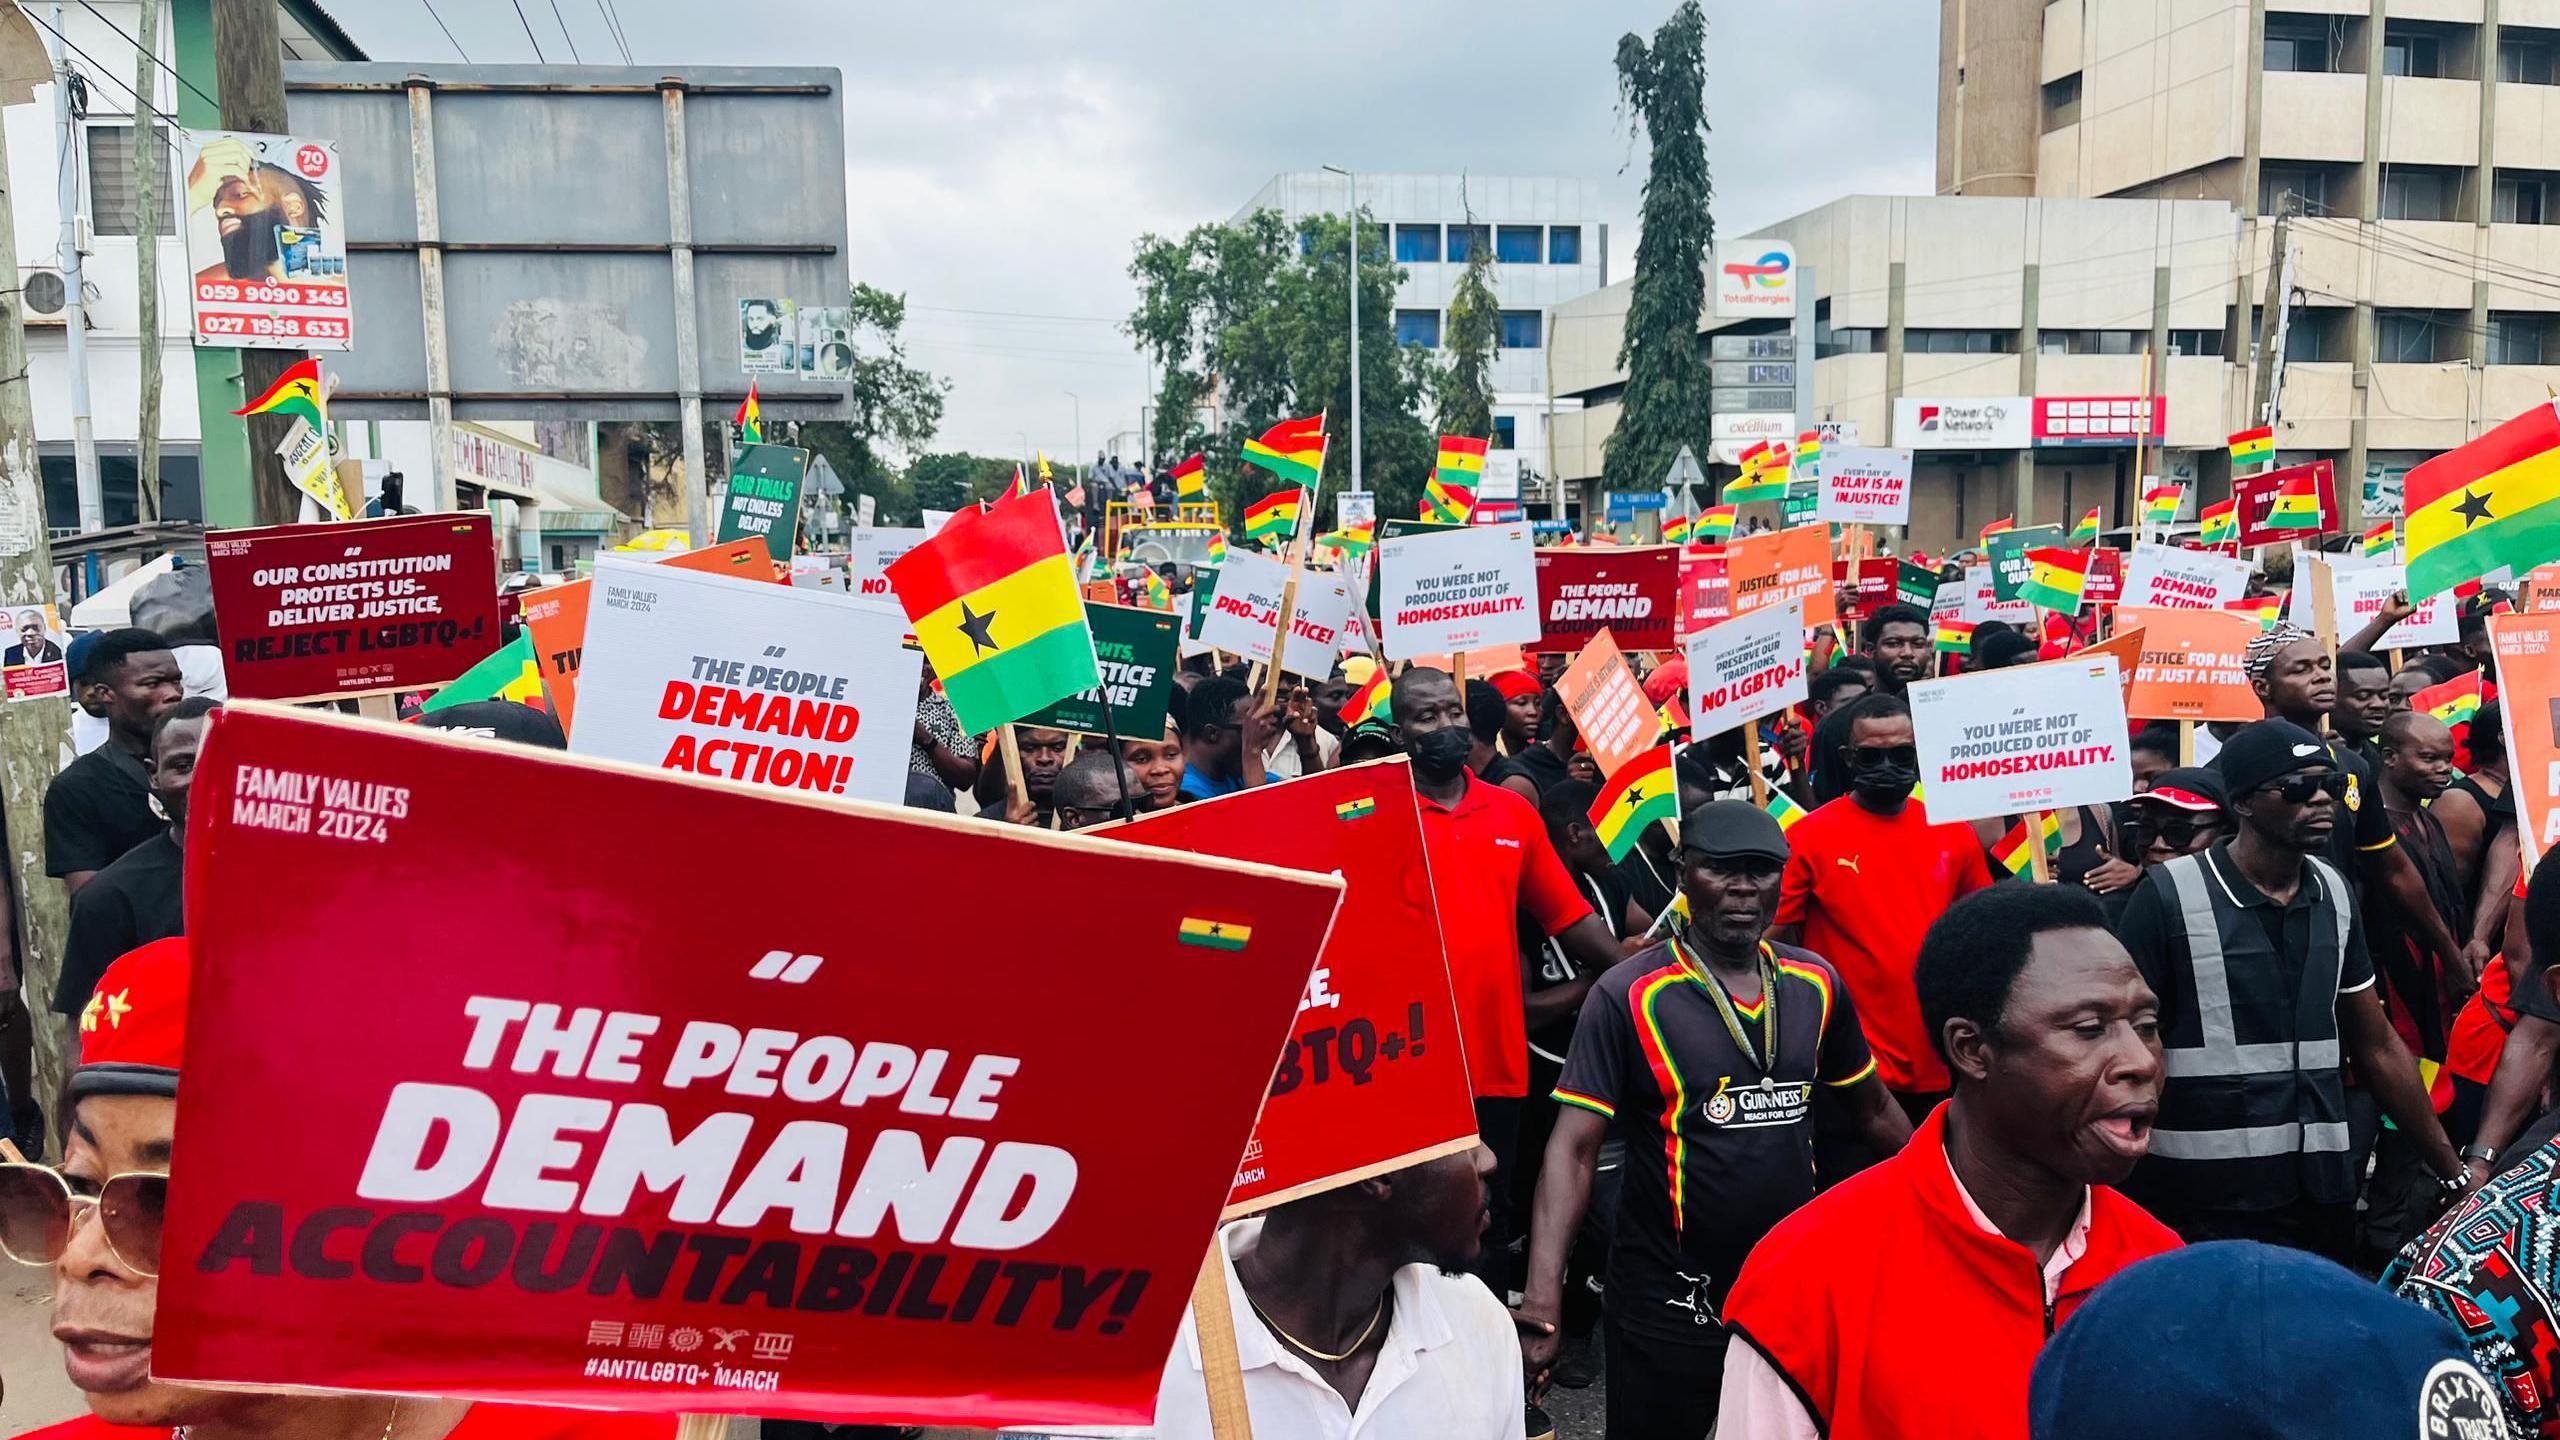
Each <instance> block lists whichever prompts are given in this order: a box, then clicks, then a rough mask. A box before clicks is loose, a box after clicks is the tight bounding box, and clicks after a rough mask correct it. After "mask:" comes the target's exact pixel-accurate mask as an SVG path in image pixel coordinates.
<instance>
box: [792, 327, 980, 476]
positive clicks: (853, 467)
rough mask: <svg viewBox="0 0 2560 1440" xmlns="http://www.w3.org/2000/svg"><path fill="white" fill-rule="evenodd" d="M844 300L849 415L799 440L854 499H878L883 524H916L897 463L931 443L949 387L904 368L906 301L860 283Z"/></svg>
mask: <svg viewBox="0 0 2560 1440" xmlns="http://www.w3.org/2000/svg"><path fill="white" fill-rule="evenodd" d="M846 303H847V304H848V305H849V306H851V307H852V310H853V331H854V336H855V341H854V359H853V374H852V375H851V377H850V378H849V379H848V381H847V384H846V391H847V398H846V405H845V409H846V416H847V418H845V419H843V420H840V421H839V420H821V421H812V422H810V423H808V424H804V425H802V426H800V427H799V433H798V439H799V443H800V444H802V445H805V446H807V447H809V448H810V449H812V450H815V451H818V452H819V453H821V454H823V455H825V456H826V457H827V463H828V464H830V465H833V466H834V467H835V470H836V474H837V475H838V476H839V477H841V478H842V479H843V481H844V484H845V490H846V491H847V493H848V495H849V496H850V495H870V496H873V497H875V498H876V500H877V502H878V511H879V515H878V518H879V519H880V521H881V522H882V523H883V524H899V523H905V524H912V523H915V515H914V512H915V511H916V510H917V509H918V508H920V507H919V504H918V501H917V498H916V496H915V495H914V494H913V493H912V492H911V491H910V490H909V489H908V488H907V486H906V485H905V484H904V483H902V482H901V480H900V478H899V476H898V474H897V462H898V461H901V460H903V459H904V458H905V457H907V456H909V455H912V454H914V453H916V452H917V451H920V450H922V449H923V448H924V447H925V446H926V445H927V444H930V443H931V442H932V440H933V433H934V431H935V430H936V429H938V428H939V427H940V426H941V424H942V400H943V397H944V396H945V395H947V394H949V393H950V391H951V382H950V381H948V380H945V379H943V378H942V377H941V376H939V375H936V374H934V373H933V372H932V371H929V370H926V369H924V368H922V367H920V366H915V365H910V364H908V363H907V349H906V342H905V341H904V340H903V339H902V338H900V336H899V333H898V332H899V331H900V330H902V329H903V328H905V326H906V323H907V297H906V296H904V295H901V294H893V293H891V292H889V291H887V290H882V289H880V288H879V287H877V286H873V285H865V284H862V283H861V282H859V281H856V282H855V284H854V286H853V291H852V293H851V295H850V296H849V297H848V298H847V300H846ZM922 503H923V505H924V506H929V507H930V508H933V509H936V510H946V509H950V508H952V507H950V506H947V505H934V504H932V502H931V501H925V502H922Z"/></svg>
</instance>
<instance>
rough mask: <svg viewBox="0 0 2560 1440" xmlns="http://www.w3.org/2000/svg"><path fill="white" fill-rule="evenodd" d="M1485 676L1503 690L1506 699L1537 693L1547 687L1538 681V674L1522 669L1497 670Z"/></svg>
mask: <svg viewBox="0 0 2560 1440" xmlns="http://www.w3.org/2000/svg"><path fill="white" fill-rule="evenodd" d="M1485 678H1487V679H1489V680H1491V681H1492V682H1493V688H1494V689H1496V690H1498V691H1500V692H1502V698H1503V699H1505V700H1517V699H1519V698H1520V697H1521V696H1523V695H1535V694H1537V693H1538V692H1539V691H1541V690H1544V689H1545V688H1547V687H1546V686H1544V685H1542V684H1540V683H1539V682H1538V677H1537V676H1535V675H1531V674H1528V673H1527V672H1525V671H1520V670H1496V671H1494V672H1493V673H1492V674H1491V675H1489V676H1487V677H1485Z"/></svg>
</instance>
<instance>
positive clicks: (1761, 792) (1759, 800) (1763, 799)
mask: <svg viewBox="0 0 2560 1440" xmlns="http://www.w3.org/2000/svg"><path fill="white" fill-rule="evenodd" d="M1742 763H1743V766H1744V768H1746V769H1748V770H1749V771H1750V772H1751V803H1752V804H1754V805H1757V806H1759V807H1760V808H1761V809H1763V810H1766V809H1768V808H1769V781H1768V779H1767V777H1765V776H1763V775H1762V774H1761V773H1760V722H1759V721H1757V720H1752V721H1746V722H1745V723H1744V724H1743V727H1742ZM1674 838H1677V837H1676V836H1675V837H1674Z"/></svg>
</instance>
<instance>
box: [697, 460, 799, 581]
mask: <svg viewBox="0 0 2560 1440" xmlns="http://www.w3.org/2000/svg"><path fill="white" fill-rule="evenodd" d="M808 474H809V452H808V451H806V450H798V449H794V448H792V447H791V446H789V445H750V446H748V447H747V448H746V450H745V451H744V452H742V453H741V454H740V455H739V456H738V464H737V468H735V469H733V470H731V471H730V472H729V497H728V498H727V499H726V500H723V501H722V502H720V531H719V534H718V535H717V536H715V537H714V538H715V539H716V540H717V541H719V542H720V543H722V544H726V543H727V542H729V541H731V540H743V539H745V538H747V537H748V536H751V535H752V536H754V537H755V538H756V539H759V540H762V541H763V542H764V544H765V549H766V550H767V551H769V552H771V554H772V555H773V558H774V559H775V560H777V561H788V560H789V559H790V558H791V540H792V537H793V536H794V535H796V534H798V533H799V530H800V482H801V481H802V480H804V479H806V478H808Z"/></svg>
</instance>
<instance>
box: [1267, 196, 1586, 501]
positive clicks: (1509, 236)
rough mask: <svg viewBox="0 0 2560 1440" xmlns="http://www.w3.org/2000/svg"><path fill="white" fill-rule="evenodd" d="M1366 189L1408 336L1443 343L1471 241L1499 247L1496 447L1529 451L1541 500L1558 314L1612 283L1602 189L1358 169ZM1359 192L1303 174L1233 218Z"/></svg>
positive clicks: (1292, 209)
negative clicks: (1400, 272)
mask: <svg viewBox="0 0 2560 1440" xmlns="http://www.w3.org/2000/svg"><path fill="white" fill-rule="evenodd" d="M1359 186H1360V191H1359V197H1358V199H1359V206H1360V208H1361V209H1363V210H1366V211H1367V212H1368V213H1369V216H1370V218H1371V219H1372V221H1374V222H1375V223H1376V224H1377V227H1378V229H1379V230H1380V231H1382V232H1384V239H1385V241H1386V244H1387V247H1388V253H1389V254H1391V255H1393V256H1394V257H1395V260H1396V263H1397V264H1398V265H1401V266H1403V267H1404V270H1405V281H1404V283H1403V284H1402V285H1400V286H1398V287H1397V289H1396V313H1395V321H1394V324H1395V333H1396V338H1397V340H1398V341H1400V342H1401V343H1403V344H1407V345H1422V346H1427V347H1429V348H1431V349H1434V350H1437V349H1439V348H1440V347H1441V344H1442V336H1443V331H1444V330H1445V328H1446V324H1447V318H1448V310H1449V300H1450V297H1451V296H1452V295H1453V294H1454V293H1455V292H1456V290H1457V287H1458V277H1459V275H1460V274H1461V273H1463V272H1464V271H1465V269H1466V267H1467V260H1468V257H1469V256H1470V255H1471V254H1472V253H1473V250H1474V247H1477V246H1490V247H1491V249H1492V252H1493V293H1494V295H1495V297H1496V299H1498V300H1499V301H1500V303H1501V306H1502V324H1501V329H1500V332H1499V334H1498V336H1497V338H1496V346H1497V348H1496V350H1495V352H1494V357H1493V377H1492V383H1493V392H1494V395H1493V417H1494V418H1493V425H1494V435H1493V443H1494V446H1495V448H1498V449H1516V450H1518V451H1520V452H1521V453H1522V455H1523V456H1525V457H1529V458H1528V460H1527V463H1525V464H1524V465H1523V466H1522V475H1521V489H1522V495H1523V498H1524V499H1526V500H1528V501H1529V502H1530V503H1532V504H1539V503H1544V502H1545V500H1546V495H1545V492H1544V491H1543V489H1542V488H1541V487H1542V486H1543V484H1544V483H1545V477H1544V471H1545V466H1544V462H1543V458H1542V457H1544V455H1545V454H1546V415H1547V401H1548V386H1547V346H1548V329H1549V324H1550V312H1551V311H1552V310H1553V309H1554V307H1555V306H1556V305H1557V304H1559V303H1560V302H1562V301H1564V300H1567V299H1570V298H1572V297H1574V296H1577V295H1584V294H1588V293H1589V292H1591V291H1593V290H1596V289H1600V288H1602V287H1604V286H1606V285H1607V284H1608V283H1609V227H1608V224H1607V223H1606V222H1605V221H1603V220H1601V219H1600V215H1599V203H1598V194H1599V187H1598V186H1597V185H1595V184H1593V183H1592V182H1590V181H1587V180H1569V179H1563V178H1559V177H1554V176H1503V175H1392V174H1381V175H1367V174H1364V175H1361V176H1360V177H1359ZM1351 198H1352V197H1351V195H1350V193H1349V184H1348V182H1347V181H1346V180H1345V179H1344V178H1343V177H1342V176H1340V175H1336V174H1332V173H1330V172H1327V171H1323V170H1294V171H1291V172H1289V173H1287V174H1284V175H1278V176H1275V177H1273V178H1272V180H1271V182H1270V183H1269V184H1267V185H1265V186H1263V187H1262V188H1261V189H1260V190H1258V191H1256V192H1254V195H1253V198H1252V199H1250V200H1247V201H1246V202H1245V203H1244V205H1243V207H1242V208H1240V209H1239V210H1238V211H1237V212H1236V215H1235V218H1236V219H1239V220H1241V219H1243V218H1244V217H1245V216H1247V215H1250V214H1252V213H1253V212H1255V211H1257V210H1273V211H1277V212H1279V214H1280V215H1281V216H1282V218H1284V219H1288V220H1292V221H1294V220H1300V219H1304V218H1306V217H1308V216H1311V215H1340V214H1342V213H1343V211H1344V210H1345V209H1346V208H1348V206H1349V202H1350V201H1351ZM1575 403H1576V402H1573V401H1571V400H1566V401H1563V402H1561V403H1560V405H1559V408H1562V409H1570V408H1573V407H1574V405H1575ZM1343 433H1345V434H1346V435H1347V434H1348V433H1349V431H1348V430H1347V429H1345V430H1344V432H1343ZM1532 472H1537V473H1535V474H1533V473H1532Z"/></svg>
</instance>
